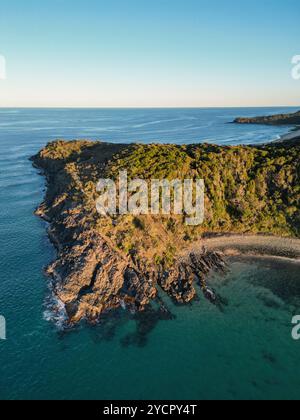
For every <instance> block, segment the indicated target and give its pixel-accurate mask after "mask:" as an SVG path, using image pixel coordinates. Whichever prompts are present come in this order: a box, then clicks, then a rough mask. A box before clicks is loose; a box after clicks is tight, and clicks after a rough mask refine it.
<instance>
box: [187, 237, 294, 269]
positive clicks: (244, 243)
mask: <svg viewBox="0 0 300 420" xmlns="http://www.w3.org/2000/svg"><path fill="white" fill-rule="evenodd" d="M199 244H200V246H202V247H203V246H204V247H205V248H206V249H208V250H214V251H221V252H223V253H224V254H225V255H257V256H272V257H281V258H290V259H293V260H297V261H299V262H300V239H292V238H282V237H275V236H262V235H261V236H260V235H223V236H218V237H214V238H209V239H203V240H201V242H200V243H199ZM193 248H194V249H195V248H196V246H195V244H194V246H193ZM191 251H192V250H191Z"/></svg>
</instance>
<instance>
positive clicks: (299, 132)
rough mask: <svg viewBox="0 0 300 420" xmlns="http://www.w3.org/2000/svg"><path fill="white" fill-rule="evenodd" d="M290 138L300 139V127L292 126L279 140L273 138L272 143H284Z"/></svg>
mask: <svg viewBox="0 0 300 420" xmlns="http://www.w3.org/2000/svg"><path fill="white" fill-rule="evenodd" d="M291 140H292V141H294V140H300V128H298V127H294V128H293V129H292V130H291V131H290V132H289V133H287V134H284V135H283V136H281V137H280V139H279V140H275V141H274V142H273V143H284V142H286V141H291Z"/></svg>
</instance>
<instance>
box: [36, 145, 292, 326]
mask: <svg viewBox="0 0 300 420" xmlns="http://www.w3.org/2000/svg"><path fill="white" fill-rule="evenodd" d="M32 161H33V164H34V166H35V167H36V168H39V169H40V170H41V171H42V173H43V174H44V175H45V177H46V179H47V193H46V196H45V200H44V202H43V203H42V204H41V205H40V207H39V208H38V209H37V211H36V214H37V215H38V216H40V217H42V218H43V219H44V220H46V221H47V222H48V223H49V227H48V234H49V237H50V239H51V240H52V242H53V243H54V245H55V246H56V248H57V258H56V260H55V261H54V262H53V263H52V264H50V265H49V267H48V268H47V270H46V272H47V275H48V276H50V278H51V279H52V285H53V293H54V294H55V296H56V298H57V299H58V300H59V301H60V302H61V303H62V304H63V305H64V307H65V310H66V315H67V322H68V323H71V324H74V323H77V322H79V321H80V320H81V319H83V318H85V319H88V320H89V321H92V322H94V321H97V320H98V319H99V317H100V316H101V314H103V313H104V312H107V311H108V310H112V309H114V308H119V307H123V308H126V309H128V310H130V311H143V310H144V309H145V308H147V306H148V305H150V304H151V302H153V301H157V302H160V298H159V293H158V291H159V289H162V290H163V291H164V292H165V293H167V294H168V295H169V296H170V297H172V299H174V300H175V301H176V302H178V303H187V302H190V301H191V300H193V299H194V298H195V296H196V288H195V283H196V282H198V283H199V285H200V287H201V288H202V290H203V292H204V295H205V296H206V297H207V298H209V299H211V300H212V301H214V299H215V298H214V296H212V295H211V293H210V290H209V288H208V287H207V285H206V280H205V278H206V276H207V274H208V273H209V271H210V270H212V269H217V270H224V268H225V267H226V263H225V260H224V254H223V251H224V238H223V239H222V240H221V239H220V245H222V246H220V247H219V249H218V238H220V237H221V236H224V235H232V234H233V233H234V234H236V235H238V237H239V238H240V239H239V241H240V242H241V243H240V248H243V249H244V250H245V249H246V248H245V246H246V245H247V244H245V240H246V239H245V238H247V236H248V235H249V236H250V237H251V238H252V239H251V240H250V244H251V241H252V244H255V247H256V249H258V250H259V252H260V253H261V254H265V255H268V254H274V255H276V254H277V255H278V256H281V257H282V256H286V257H292V258H296V259H297V258H300V251H299V249H300V245H299V244H300V239H299V237H300V143H299V142H289V141H286V142H283V143H273V144H269V145H263V146H259V147H252V146H234V147H233V146H232V147H227V146H226V147H221V146H217V145H211V144H197V145H184V146H177V145H159V144H152V145H142V144H132V145H126V144H108V143H101V142H90V141H55V142H53V143H49V144H48V145H47V146H46V147H45V148H44V149H43V150H41V151H40V152H39V153H38V154H37V155H36V156H34V157H33V158H32ZM124 169H126V170H127V171H128V176H129V177H130V178H131V179H135V178H142V179H144V180H150V179H153V178H155V179H178V178H180V179H195V178H201V179H204V180H205V184H206V192H205V208H206V214H205V222H204V224H203V225H200V226H188V225H186V224H185V223H184V215H172V216H163V215H144V216H133V215H125V216H116V217H103V216H100V215H99V214H98V213H97V211H96V205H95V203H96V200H97V191H96V184H97V182H98V180H99V179H100V178H111V179H117V177H118V173H119V171H120V170H124ZM253 235H256V236H253ZM257 235H261V236H257ZM267 236H269V237H270V236H271V238H268V237H267ZM253 237H255V238H256V239H255V240H253ZM241 238H242V239H241ZM260 238H261V243H260ZM210 240H211V241H212V242H211V243H210ZM271 241H272V246H270V245H269V243H270V242H271ZM282 241H284V242H283V245H284V246H281V245H282ZM225 242H226V241H225ZM246 242H247V240H246ZM229 244H230V246H231V247H232V240H231V241H229ZM260 245H261V246H260ZM236 248H239V246H237V247H236ZM220 251H222V252H220ZM162 307H163V305H162Z"/></svg>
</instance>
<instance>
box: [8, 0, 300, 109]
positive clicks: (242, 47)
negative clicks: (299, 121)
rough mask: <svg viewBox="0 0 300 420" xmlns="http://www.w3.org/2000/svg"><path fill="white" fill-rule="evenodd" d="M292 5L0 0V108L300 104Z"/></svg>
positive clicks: (287, 1) (224, 0)
mask: <svg viewBox="0 0 300 420" xmlns="http://www.w3.org/2000/svg"><path fill="white" fill-rule="evenodd" d="M299 18H300V2H299V1H298V0H264V1H261V0H260V1H258V0H251V1H249V0H248V1H244V0H239V1H238V0H234V1H233V0H151V1H150V0H106V1H104V0H85V1H83V0H43V1H41V0H26V1H24V0H1V4H0V54H1V55H4V56H5V58H6V63H7V79H6V80H4V81H1V80H0V106H2V107H3V106H37V107H38V106H74V107H76V106H78V107H80V106H82V107H97V106H99V107H126V106H129V107H160V106H161V107H164V106H170V107H173V106H174V107H176V106H178V107H185V106H186V107H189V106H191V107H194V106H199V107H206V106H264V105H266V106H270V105H274V106H276V105H278V106H281V105H292V106H298V105H299V103H300V81H299V80H298V81H295V80H293V79H292V77H291V69H292V64H291V60H292V57H293V56H294V55H300V25H299Z"/></svg>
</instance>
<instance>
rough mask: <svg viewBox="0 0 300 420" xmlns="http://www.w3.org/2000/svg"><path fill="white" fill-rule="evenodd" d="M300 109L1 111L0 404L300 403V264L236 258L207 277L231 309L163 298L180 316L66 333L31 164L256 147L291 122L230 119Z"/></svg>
mask: <svg viewBox="0 0 300 420" xmlns="http://www.w3.org/2000/svg"><path fill="white" fill-rule="evenodd" d="M296 110H297V109H295V108H282V109H279V108H277V109H272V108H249V109H246V108H235V109H234V108H231V109H0V203H1V207H0V216H1V217H0V315H2V316H4V317H5V319H6V323H7V340H6V341H1V340H0V399H173V400H177V399H219V398H220V399H245V398H246V399H299V397H300V365H299V363H298V356H299V350H300V341H299V342H298V341H294V340H293V339H292V337H291V331H292V324H291V320H292V317H293V316H294V315H296V314H300V283H299V279H300V268H299V265H298V264H296V263H292V262H288V261H284V260H275V259H253V258H252V259H250V258H248V259H237V258H236V259H233V260H232V261H231V262H230V266H229V270H228V273H227V274H225V275H219V274H212V275H211V277H210V279H209V282H210V284H211V285H212V287H214V288H215V289H216V290H217V292H218V293H219V294H220V295H221V296H222V298H223V299H224V302H225V304H224V306H223V308H221V309H219V308H216V307H215V306H213V305H211V304H209V302H207V301H206V300H204V299H203V297H202V296H201V294H200V293H199V299H198V300H197V301H195V302H193V303H192V304H191V305H187V306H177V305H174V304H173V303H172V302H171V301H170V300H169V299H168V298H167V297H166V296H163V299H164V300H165V302H166V305H167V306H168V308H169V309H170V311H171V312H172V313H173V315H174V319H173V320H169V321H159V322H156V319H155V316H153V317H148V319H147V318H145V317H140V316H138V317H134V316H132V315H128V314H127V313H126V312H124V311H122V310H121V311H118V312H116V313H115V314H113V315H112V316H110V317H108V318H107V319H104V320H103V322H102V323H101V324H100V325H98V326H96V327H91V326H87V325H85V324H83V325H81V326H79V327H77V328H76V329H74V330H72V331H69V332H64V331H61V330H59V328H58V327H57V325H56V324H55V323H53V322H51V320H50V318H51V314H50V313H49V309H48V303H49V295H50V293H49V289H48V284H47V279H46V278H45V277H44V276H43V267H44V266H46V265H47V264H48V263H49V262H50V261H51V260H53V259H54V258H55V251H54V249H53V247H52V245H51V244H50V243H49V240H48V238H47V234H46V225H45V223H44V222H42V221H41V220H40V219H38V218H37V217H35V216H34V215H33V212H34V209H35V208H36V207H37V205H38V204H39V203H40V202H41V201H42V198H43V194H44V191H45V184H44V179H43V178H42V177H40V176H39V175H38V173H37V170H35V169H34V168H33V167H32V166H31V163H30V161H29V160H28V159H29V157H30V156H31V155H33V154H35V153H36V152H37V151H38V150H39V149H40V148H41V147H43V146H44V145H45V144H46V143H47V142H49V141H52V140H54V139H57V138H63V139H75V138H88V139H95V140H96V139H97V140H103V141H109V142H122V143H123V142H126V143H127V142H128V143H129V142H146V143H149V142H162V143H176V144H183V143H197V142H210V143H218V144H224V145H230V144H257V143H264V142H270V141H272V140H276V139H278V138H279V136H280V135H282V134H285V133H287V132H288V131H289V129H290V128H291V127H283V128H279V127H268V126H246V125H245V126H242V125H234V124H230V123H231V122H232V120H233V119H234V118H235V117H237V116H257V115H266V114H273V113H277V112H278V113H281V112H293V111H296Z"/></svg>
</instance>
